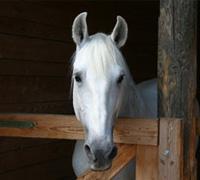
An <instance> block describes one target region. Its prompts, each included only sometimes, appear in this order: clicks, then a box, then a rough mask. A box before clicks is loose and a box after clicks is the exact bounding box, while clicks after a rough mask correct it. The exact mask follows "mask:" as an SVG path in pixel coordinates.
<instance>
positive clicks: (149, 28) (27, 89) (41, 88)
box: [0, 1, 159, 180]
mask: <svg viewBox="0 0 200 180" xmlns="http://www.w3.org/2000/svg"><path fill="white" fill-rule="evenodd" d="M83 11H87V12H88V18H87V21H88V28H89V33H90V34H93V33H96V32H99V31H100V32H105V33H111V31H112V29H113V27H114V25H115V23H116V16H117V15H121V16H123V17H124V18H125V19H126V20H127V22H128V24H129V38H128V42H127V44H126V46H125V47H124V48H122V51H123V53H124V56H125V58H126V59H127V60H128V64H129V66H130V69H131V72H132V73H133V75H134V77H135V79H136V81H137V82H140V81H142V80H145V79H149V78H152V77H155V76H156V54H157V18H158V12H159V10H158V3H155V2H154V3H152V2H151V3H144V2H126V3H124V2H99V1H95V2H87V1H86V2H80V1H79V2H77V1H75V2H72V1H67V2H33V1H31V2H1V4H0V24H1V26H0V84H1V86H0V94H1V95H0V112H4V113H5V112H7V113H15V112H17V113H50V114H73V108H72V104H71V99H70V97H69V90H70V69H69V66H70V59H71V56H72V54H73V52H74V51H75V45H74V43H73V41H72V38H71V26H72V23H73V19H74V18H75V17H76V15H77V14H79V13H80V12H83ZM143 12H145V13H143ZM73 146H74V142H73V141H58V140H45V139H21V138H0V157H1V163H0V179H4V180H6V179H28V180H30V179H54V180H55V179H68V180H70V179H74V174H73V171H72V167H71V155H72V151H73Z"/></svg>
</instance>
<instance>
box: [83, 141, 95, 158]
mask: <svg viewBox="0 0 200 180" xmlns="http://www.w3.org/2000/svg"><path fill="white" fill-rule="evenodd" d="M84 148H85V153H86V155H87V157H88V158H89V160H90V161H93V160H94V156H93V153H92V151H91V149H90V146H89V145H87V144H86V145H85V146H84Z"/></svg>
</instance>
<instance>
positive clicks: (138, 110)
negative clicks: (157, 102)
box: [119, 76, 148, 117]
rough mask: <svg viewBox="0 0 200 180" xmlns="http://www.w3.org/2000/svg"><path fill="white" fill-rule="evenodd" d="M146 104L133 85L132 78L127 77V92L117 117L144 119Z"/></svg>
mask: <svg viewBox="0 0 200 180" xmlns="http://www.w3.org/2000/svg"><path fill="white" fill-rule="evenodd" d="M147 109H148V108H147V106H146V103H145V101H144V99H143V97H142V94H141V93H140V92H139V90H138V88H137V86H136V85H135V83H134V81H133V79H132V77H131V76H130V77H129V80H128V88H127V92H125V97H124V100H123V102H122V106H121V109H120V113H119V117H145V114H146V111H147Z"/></svg>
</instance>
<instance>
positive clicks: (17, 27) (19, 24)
mask: <svg viewBox="0 0 200 180" xmlns="http://www.w3.org/2000/svg"><path fill="white" fill-rule="evenodd" d="M44 13H45V12H44ZM68 15H69V14H68ZM99 18H100V17H99ZM96 19H98V17H96ZM115 20H116V17H114V18H113V19H112V21H111V22H110V23H108V22H107V21H102V20H101V19H98V24H97V23H96V21H95V20H94V19H93V21H94V22H91V21H92V20H90V19H88V28H89V29H90V34H93V33H97V32H105V33H107V34H109V33H111V31H112V29H113V27H114V25H115V23H116V22H115ZM72 22H73V21H72ZM72 22H68V23H67V27H57V26H52V25H48V24H41V23H36V22H32V21H26V20H21V19H17V18H12V17H5V16H0V23H1V27H0V33H2V34H11V35H17V36H26V37H32V38H39V39H47V40H54V41H61V42H70V43H73V40H72V38H71V34H72V32H71V26H72ZM91 31H92V32H91ZM128 34H129V36H128V43H129V44H140V45H147V44H154V45H155V44H156V43H157V31H155V32H152V31H149V30H146V29H145V30H144V29H137V28H135V27H132V25H131V24H130V25H129V33H128Z"/></svg>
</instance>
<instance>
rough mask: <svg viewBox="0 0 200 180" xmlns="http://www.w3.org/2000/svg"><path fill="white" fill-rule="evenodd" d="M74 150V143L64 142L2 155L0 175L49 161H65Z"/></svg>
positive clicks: (0, 156) (0, 155)
mask: <svg viewBox="0 0 200 180" xmlns="http://www.w3.org/2000/svg"><path fill="white" fill-rule="evenodd" d="M73 149H74V142H73V141H69V142H68V141H62V142H54V143H49V144H44V145H41V146H35V147H31V148H22V149H18V150H15V151H10V152H7V153H1V154H0V158H1V163H0V174H1V173H3V172H6V171H10V170H14V169H17V168H22V167H25V166H30V165H32V164H38V163H42V162H45V161H47V160H48V161H52V160H55V159H61V158H63V159H64V158H66V157H68V156H71V155H72V152H73ZM13 159H14V161H13ZM70 159H71V158H70Z"/></svg>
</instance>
